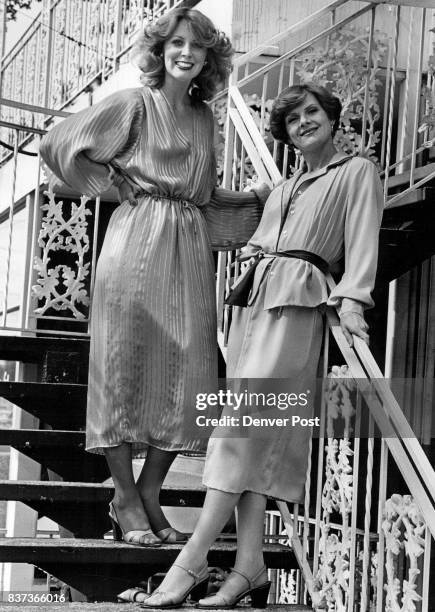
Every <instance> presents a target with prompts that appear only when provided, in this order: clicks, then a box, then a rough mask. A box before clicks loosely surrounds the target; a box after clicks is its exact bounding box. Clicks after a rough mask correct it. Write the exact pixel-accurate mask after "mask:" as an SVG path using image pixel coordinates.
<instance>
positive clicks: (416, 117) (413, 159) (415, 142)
mask: <svg viewBox="0 0 435 612" xmlns="http://www.w3.org/2000/svg"><path fill="white" fill-rule="evenodd" d="M416 10H417V9H416ZM420 10H421V25H420V47H419V50H418V61H417V86H416V87H415V90H414V96H415V99H414V120H413V125H412V149H411V153H412V155H411V171H410V176H409V184H410V187H412V185H414V173H415V165H416V162H417V154H416V152H415V151H416V149H417V146H418V120H419V118H420V98H421V76H422V71H423V51H424V33H425V26H426V9H420Z"/></svg>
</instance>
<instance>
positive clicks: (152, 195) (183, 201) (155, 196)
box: [135, 189, 199, 208]
mask: <svg viewBox="0 0 435 612" xmlns="http://www.w3.org/2000/svg"><path fill="white" fill-rule="evenodd" d="M143 196H147V197H149V198H152V199H153V200H168V201H169V202H171V204H181V205H182V206H183V207H184V208H199V205H198V204H197V202H194V201H193V200H187V199H186V198H178V197H176V196H171V195H167V194H165V193H155V192H154V193H151V192H149V191H146V190H145V189H141V190H140V191H138V192H137V193H136V195H135V197H136V198H140V197H143Z"/></svg>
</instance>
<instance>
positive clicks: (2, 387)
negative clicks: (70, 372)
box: [0, 380, 88, 395]
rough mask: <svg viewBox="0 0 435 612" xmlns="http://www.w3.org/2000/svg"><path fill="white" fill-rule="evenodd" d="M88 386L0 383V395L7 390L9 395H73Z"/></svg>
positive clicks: (45, 383)
mask: <svg viewBox="0 0 435 612" xmlns="http://www.w3.org/2000/svg"><path fill="white" fill-rule="evenodd" d="M87 388H88V385H85V384H83V383H53V382H23V381H4V380H1V381H0V395H1V394H2V393H5V392H7V391H8V390H9V392H10V393H14V392H15V393H17V392H24V391H26V392H27V391H30V392H38V391H39V392H40V393H42V392H44V394H47V392H48V393H49V392H50V391H52V392H54V391H56V392H58V391H62V393H73V392H76V393H77V392H80V391H86V390H87Z"/></svg>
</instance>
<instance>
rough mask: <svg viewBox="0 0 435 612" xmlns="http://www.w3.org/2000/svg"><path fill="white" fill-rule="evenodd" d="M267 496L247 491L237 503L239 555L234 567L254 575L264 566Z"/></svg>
mask: <svg viewBox="0 0 435 612" xmlns="http://www.w3.org/2000/svg"><path fill="white" fill-rule="evenodd" d="M265 512H266V497H265V495H261V494H259V493H252V492H251V491H246V492H245V493H243V495H242V496H241V498H240V501H239V503H238V504H237V556H236V562H235V564H234V567H235V568H236V569H238V570H239V571H240V572H243V573H244V574H246V575H248V576H254V575H255V574H256V573H258V572H259V570H260V569H261V568H262V567H264V558H263V533H264V515H265Z"/></svg>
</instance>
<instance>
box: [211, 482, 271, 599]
mask: <svg viewBox="0 0 435 612" xmlns="http://www.w3.org/2000/svg"><path fill="white" fill-rule="evenodd" d="M265 510H266V497H265V496H264V495H260V494H259V493H252V492H250V491H246V492H245V493H243V494H242V495H241V497H240V500H239V502H238V504H237V555H236V562H235V564H234V569H235V570H238V571H239V572H240V573H241V574H244V575H245V576H247V578H249V579H251V580H252V578H254V576H256V577H257V578H256V580H255V584H254V585H253V586H258V585H260V584H264V582H266V580H267V573H266V570H264V571H263V572H262V571H261V570H262V568H264V559H263V531H264V513H265ZM248 588H249V583H248V581H247V580H246V579H245V578H243V576H241V575H240V574H237V573H235V572H234V573H232V574H230V576H229V577H228V578H227V580H225V582H224V584H223V585H222V587H221V588H220V589H219V591H218V593H216V595H212V596H211V597H207V598H206V599H202V600H200V602H201V603H203V604H208V605H213V606H214V605H218V604H219V603H220V604H221V605H223V604H225V603H226V602H228V603H230V602H231V601H233V600H234V598H236V597H237V595H239V594H241V593H243V592H244V591H246V590H247V589H248Z"/></svg>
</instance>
